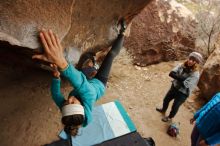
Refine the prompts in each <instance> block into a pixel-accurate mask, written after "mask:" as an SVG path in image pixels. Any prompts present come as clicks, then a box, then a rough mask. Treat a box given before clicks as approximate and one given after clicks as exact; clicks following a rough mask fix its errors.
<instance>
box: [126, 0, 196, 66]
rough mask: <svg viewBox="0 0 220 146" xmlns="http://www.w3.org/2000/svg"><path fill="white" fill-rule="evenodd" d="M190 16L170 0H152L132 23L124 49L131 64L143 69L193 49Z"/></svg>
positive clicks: (179, 56)
mask: <svg viewBox="0 0 220 146" xmlns="http://www.w3.org/2000/svg"><path fill="white" fill-rule="evenodd" d="M193 19H194V18H193V14H192V13H191V12H190V11H189V10H188V9H186V8H185V7H184V6H182V5H180V4H178V3H175V2H174V1H173V0H171V1H169V2H167V1H163V0H160V1H159V0H158V1H156V0H154V1H152V2H151V3H150V4H149V5H147V7H146V8H145V9H144V10H143V11H142V12H141V13H140V14H139V15H138V16H137V17H136V18H135V19H133V20H132V27H131V35H130V37H129V38H127V39H126V43H125V44H126V47H127V48H128V50H129V52H130V53H131V54H132V55H133V56H134V64H137V65H140V66H146V65H148V64H153V63H158V62H161V61H169V60H177V59H183V58H185V57H186V56H187V55H188V53H189V52H191V51H192V49H195V38H194V37H193V35H192V34H194V27H195V23H194V21H193Z"/></svg>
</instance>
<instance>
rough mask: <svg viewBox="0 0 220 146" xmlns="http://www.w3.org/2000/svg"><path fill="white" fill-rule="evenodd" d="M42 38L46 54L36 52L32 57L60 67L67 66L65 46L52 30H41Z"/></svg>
mask: <svg viewBox="0 0 220 146" xmlns="http://www.w3.org/2000/svg"><path fill="white" fill-rule="evenodd" d="M40 39H41V42H42V44H43V47H44V54H36V55H33V56H32V58H33V59H39V60H43V61H47V62H50V63H54V64H56V65H57V66H58V67H59V68H60V69H64V68H66V67H67V65H68V63H67V61H66V59H65V58H64V56H63V47H62V46H61V43H60V40H59V39H58V37H57V36H56V35H55V34H54V33H53V32H52V30H49V31H46V30H42V31H41V32H40Z"/></svg>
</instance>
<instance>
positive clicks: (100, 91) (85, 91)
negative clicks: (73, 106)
mask: <svg viewBox="0 0 220 146" xmlns="http://www.w3.org/2000/svg"><path fill="white" fill-rule="evenodd" d="M61 75H62V76H64V77H65V78H66V79H67V80H68V81H69V82H70V84H71V86H72V87H73V88H74V89H73V90H72V91H71V92H70V94H69V96H75V97H78V98H80V99H81V102H82V105H83V107H84V111H85V119H84V122H83V127H85V126H87V125H88V124H89V123H90V122H91V121H92V109H93V105H94V103H95V102H96V100H98V99H99V98H100V97H102V96H103V95H104V92H105V86H104V84H103V83H102V82H101V81H100V80H98V79H96V78H93V79H91V80H88V79H86V76H85V75H84V74H83V73H82V72H80V71H78V70H77V69H75V67H74V66H73V65H71V64H69V65H68V67H67V68H66V69H65V70H63V71H62V72H61ZM60 84H61V80H60V79H56V78H53V79H52V85H51V94H52V98H53V100H54V102H55V103H56V105H57V106H58V107H59V108H60V109H61V108H62V105H63V103H64V102H65V98H64V96H63V94H62V93H61V90H60Z"/></svg>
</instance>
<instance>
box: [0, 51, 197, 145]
mask: <svg viewBox="0 0 220 146" xmlns="http://www.w3.org/2000/svg"><path fill="white" fill-rule="evenodd" d="M177 63H178V62H167V63H160V64H157V65H151V66H148V67H144V68H139V67H135V66H133V65H132V63H131V58H130V57H129V55H128V54H127V53H126V52H125V50H122V52H121V53H120V55H119V56H118V57H117V59H116V60H115V62H114V65H113V69H112V72H111V76H110V79H109V83H108V86H107V91H106V95H105V96H104V97H103V98H102V99H101V100H100V101H98V102H97V104H102V103H106V102H110V101H113V100H115V99H119V100H120V102H121V103H122V104H123V105H124V107H125V109H126V110H127V112H128V114H129V115H130V117H131V119H132V120H133V122H134V123H135V125H136V127H137V130H138V132H139V133H140V134H141V135H142V136H143V137H153V139H154V140H155V142H156V145H157V146H189V145H190V134H191V130H192V128H193V126H192V125H190V124H189V119H190V118H191V117H192V115H193V111H195V110H194V108H193V104H194V103H191V102H192V101H193V100H192V99H189V100H188V102H186V103H185V104H184V106H182V107H181V108H180V110H179V112H178V114H177V116H176V117H175V119H174V121H175V122H180V135H179V136H178V138H171V137H170V136H168V135H167V134H166V129H167V127H168V123H164V122H162V121H161V118H162V115H161V114H159V113H158V112H156V111H155V107H156V106H160V105H161V104H162V99H163V97H164V95H165V94H166V92H167V90H168V89H169V87H170V85H171V82H170V81H171V78H169V77H168V73H169V71H170V70H171V69H172V68H173V67H174V66H175V65H176V64H177ZM18 68H19V67H18V66H14V67H5V66H1V67H0V100H1V102H0V117H1V122H0V145H1V146H39V145H43V144H46V143H50V142H52V141H53V140H56V139H58V137H57V135H58V133H59V131H60V130H61V129H62V125H61V123H60V112H59V110H58V108H57V107H56V106H55V104H54V103H53V101H52V100H51V96H50V90H49V89H50V81H51V76H50V74H49V73H48V72H45V71H37V70H31V71H27V70H25V71H24V70H20V69H18ZM70 90H71V87H70V86H69V84H68V83H66V82H65V83H63V85H62V91H63V93H64V94H68V92H69V91H70ZM169 110H170V109H169ZM169 110H168V111H169Z"/></svg>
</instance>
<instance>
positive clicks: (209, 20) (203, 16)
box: [196, 0, 220, 56]
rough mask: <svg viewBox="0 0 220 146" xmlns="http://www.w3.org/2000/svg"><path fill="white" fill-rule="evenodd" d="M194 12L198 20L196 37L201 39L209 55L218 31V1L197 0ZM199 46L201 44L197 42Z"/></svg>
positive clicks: (219, 25)
mask: <svg viewBox="0 0 220 146" xmlns="http://www.w3.org/2000/svg"><path fill="white" fill-rule="evenodd" d="M198 3H199V8H198V11H197V14H196V18H197V20H198V29H197V35H198V36H197V38H198V40H202V42H203V46H204V47H205V48H206V50H207V56H209V55H210V54H211V53H212V51H213V50H214V43H215V41H216V40H217V36H218V34H219V33H220V2H219V1H218V0H199V1H198ZM199 46H201V45H200V44H199Z"/></svg>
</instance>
